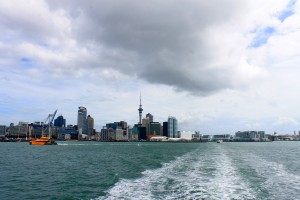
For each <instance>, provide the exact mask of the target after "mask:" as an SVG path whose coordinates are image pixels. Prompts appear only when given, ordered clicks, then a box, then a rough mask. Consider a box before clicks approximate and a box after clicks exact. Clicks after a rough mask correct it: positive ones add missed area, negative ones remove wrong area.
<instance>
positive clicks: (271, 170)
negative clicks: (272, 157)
mask: <svg viewBox="0 0 300 200" xmlns="http://www.w3.org/2000/svg"><path fill="white" fill-rule="evenodd" d="M246 161H247V162H248V164H249V166H250V167H251V168H253V169H254V170H255V171H256V173H257V174H258V175H259V176H260V177H263V178H264V179H265V181H264V183H263V185H262V187H263V188H265V189H266V190H267V191H268V192H269V193H270V196H271V198H270V199H294V198H295V197H296V196H299V194H300V176H298V175H295V174H292V173H291V172H288V170H287V169H286V167H285V166H284V165H282V164H280V163H276V162H272V161H268V160H266V159H264V158H262V157H259V156H257V155H254V154H248V155H247V159H246Z"/></svg>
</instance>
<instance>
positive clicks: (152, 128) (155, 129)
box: [149, 122, 161, 135]
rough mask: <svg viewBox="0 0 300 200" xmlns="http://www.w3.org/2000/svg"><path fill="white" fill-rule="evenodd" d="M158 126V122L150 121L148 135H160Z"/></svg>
mask: <svg viewBox="0 0 300 200" xmlns="http://www.w3.org/2000/svg"><path fill="white" fill-rule="evenodd" d="M160 127H161V125H160V123H159V122H151V123H150V130H149V134H150V135H160Z"/></svg>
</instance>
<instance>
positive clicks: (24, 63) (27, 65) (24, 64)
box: [19, 57, 34, 68]
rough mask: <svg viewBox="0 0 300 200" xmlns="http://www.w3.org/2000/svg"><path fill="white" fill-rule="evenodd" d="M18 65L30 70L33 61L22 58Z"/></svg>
mask: <svg viewBox="0 0 300 200" xmlns="http://www.w3.org/2000/svg"><path fill="white" fill-rule="evenodd" d="M19 63H20V65H21V66H22V67H25V68H31V67H33V65H34V64H33V61H32V60H31V59H30V58H26V57H22V58H20V59H19Z"/></svg>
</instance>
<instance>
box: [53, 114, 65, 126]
mask: <svg viewBox="0 0 300 200" xmlns="http://www.w3.org/2000/svg"><path fill="white" fill-rule="evenodd" d="M54 126H56V127H66V119H64V117H63V116H62V115H60V116H58V117H57V118H56V119H55V120H54Z"/></svg>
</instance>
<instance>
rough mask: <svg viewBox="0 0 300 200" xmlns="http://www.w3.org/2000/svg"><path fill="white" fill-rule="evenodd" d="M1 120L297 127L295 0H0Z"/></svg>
mask: <svg viewBox="0 0 300 200" xmlns="http://www.w3.org/2000/svg"><path fill="white" fill-rule="evenodd" d="M0 30H1V31H0V124H4V125H9V123H11V122H13V123H18V122H19V121H27V122H34V121H43V120H45V119H46V117H47V116H48V114H50V113H53V112H54V110H55V109H58V114H59V115H60V114H62V115H63V116H64V117H65V118H66V120H67V124H76V123H77V111H78V107H79V106H84V107H86V108H87V111H88V114H90V115H91V116H92V117H93V118H94V120H95V126H96V129H97V130H98V131H99V130H100V128H101V127H102V126H103V125H105V123H108V122H114V121H121V120H124V121H127V122H128V123H129V124H130V125H133V124H135V123H137V122H138V110H137V109H138V106H139V97H140V93H141V94H142V105H143V109H144V112H143V116H145V115H146V114H147V113H151V114H152V115H153V116H154V121H158V122H163V121H166V120H167V118H168V116H170V115H171V116H175V117H176V118H177V119H178V122H179V130H188V131H200V132H201V133H207V134H216V133H234V132H236V131H239V130H240V131H244V130H264V131H266V132H267V133H273V132H274V131H277V132H278V133H282V134H283V133H293V132H294V131H299V130H300V66H299V65H300V3H299V2H298V1H296V0H276V1H273V0H264V1H261V0H243V1H240V0H222V1H220V0H218V1H217V0H210V1H198V0H185V1H180V0H164V1H161V0H151V1H140V0H109V1H108V0H106V1H101V0H97V1H96V0H82V1H80V0H78V1H73V0H70V1H67V0H65V1H62V0H49V1H43V0H26V1H22V0H9V1H7V0H0Z"/></svg>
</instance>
